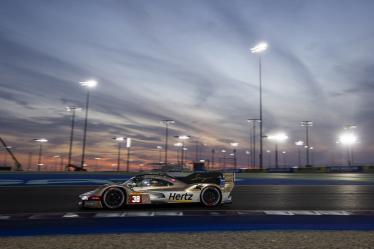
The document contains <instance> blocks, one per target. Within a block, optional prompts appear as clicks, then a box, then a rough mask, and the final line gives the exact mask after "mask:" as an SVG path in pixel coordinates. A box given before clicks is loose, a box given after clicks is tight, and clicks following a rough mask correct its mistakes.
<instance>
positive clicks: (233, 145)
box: [230, 143, 239, 147]
mask: <svg viewBox="0 0 374 249" xmlns="http://www.w3.org/2000/svg"><path fill="white" fill-rule="evenodd" d="M230 145H231V146H232V147H238V146H239V143H230Z"/></svg>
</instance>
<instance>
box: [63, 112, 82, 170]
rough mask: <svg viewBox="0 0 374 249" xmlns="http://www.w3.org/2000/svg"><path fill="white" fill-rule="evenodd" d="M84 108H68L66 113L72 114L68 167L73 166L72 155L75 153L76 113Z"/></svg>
mask: <svg viewBox="0 0 374 249" xmlns="http://www.w3.org/2000/svg"><path fill="white" fill-rule="evenodd" d="M80 110H82V108H80V107H77V106H67V107H66V111H68V112H71V130H70V142H69V155H68V166H69V165H70V164H71V155H72V152H73V139H74V126H75V112H76V111H80Z"/></svg>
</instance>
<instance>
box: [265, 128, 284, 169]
mask: <svg viewBox="0 0 374 249" xmlns="http://www.w3.org/2000/svg"><path fill="white" fill-rule="evenodd" d="M268 139H270V140H273V141H274V142H275V167H276V168H278V166H279V162H278V144H279V143H282V142H284V141H286V140H287V139H288V136H287V135H286V134H284V133H277V134H275V135H270V136H268Z"/></svg>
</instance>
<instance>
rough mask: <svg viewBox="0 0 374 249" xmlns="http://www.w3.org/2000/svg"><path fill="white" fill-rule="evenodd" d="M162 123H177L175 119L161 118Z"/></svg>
mask: <svg viewBox="0 0 374 249" xmlns="http://www.w3.org/2000/svg"><path fill="white" fill-rule="evenodd" d="M161 123H163V124H175V121H174V120H172V119H164V120H161Z"/></svg>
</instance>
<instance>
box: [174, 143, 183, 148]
mask: <svg viewBox="0 0 374 249" xmlns="http://www.w3.org/2000/svg"><path fill="white" fill-rule="evenodd" d="M174 146H176V147H182V146H183V144H182V143H175V144H174Z"/></svg>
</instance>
